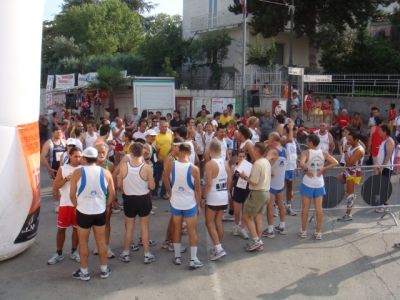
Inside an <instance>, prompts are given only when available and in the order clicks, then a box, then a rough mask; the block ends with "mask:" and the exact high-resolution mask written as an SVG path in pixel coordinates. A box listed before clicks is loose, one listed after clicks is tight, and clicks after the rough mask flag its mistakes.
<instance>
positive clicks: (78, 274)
mask: <svg viewBox="0 0 400 300" xmlns="http://www.w3.org/2000/svg"><path fill="white" fill-rule="evenodd" d="M72 277H73V278H75V279H79V280H83V281H88V280H90V274H89V273H86V274H84V273H82V271H81V269H78V270H76V271H75V272H74V273H72Z"/></svg>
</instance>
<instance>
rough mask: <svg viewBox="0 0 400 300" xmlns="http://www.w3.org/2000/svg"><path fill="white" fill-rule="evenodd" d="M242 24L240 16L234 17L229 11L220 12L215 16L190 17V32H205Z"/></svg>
mask: <svg viewBox="0 0 400 300" xmlns="http://www.w3.org/2000/svg"><path fill="white" fill-rule="evenodd" d="M241 23H242V15H235V14H233V13H231V12H229V11H220V12H218V14H217V15H216V16H210V15H209V14H206V15H200V16H196V17H192V19H191V23H190V30H191V32H199V31H206V30H210V29H219V28H224V27H233V26H237V25H239V24H241Z"/></svg>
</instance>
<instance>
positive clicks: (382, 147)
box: [377, 137, 395, 170]
mask: <svg viewBox="0 0 400 300" xmlns="http://www.w3.org/2000/svg"><path fill="white" fill-rule="evenodd" d="M389 140H392V142H393V150H392V154H391V155H390V159H389V161H388V162H387V163H386V164H385V168H388V169H390V170H393V161H394V149H395V148H394V145H395V144H394V141H393V139H392V138H391V137H389V138H387V139H386V140H385V141H383V142H382V143H381V145H380V146H379V152H378V157H377V159H378V160H377V162H378V165H381V166H382V165H383V161H384V160H385V156H386V154H387V145H386V144H387V142H388V141H389Z"/></svg>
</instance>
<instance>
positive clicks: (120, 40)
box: [55, 0, 143, 54]
mask: <svg viewBox="0 0 400 300" xmlns="http://www.w3.org/2000/svg"><path fill="white" fill-rule="evenodd" d="M55 24H56V25H55V32H56V33H57V34H58V35H63V36H65V37H67V38H71V37H73V38H74V40H75V42H76V43H77V44H78V45H80V46H83V49H85V50H86V51H87V54H113V53H117V52H130V51H135V50H136V49H137V48H138V46H139V45H140V43H141V41H142V37H143V30H142V26H141V22H140V16H139V14H138V13H137V12H135V11H132V10H131V9H130V8H129V7H128V6H127V5H126V4H125V3H122V2H121V1H119V0H104V1H100V2H99V3H96V4H83V5H80V6H72V7H70V8H67V9H66V10H65V11H64V12H63V13H62V14H60V15H58V16H57V17H56V19H55Z"/></svg>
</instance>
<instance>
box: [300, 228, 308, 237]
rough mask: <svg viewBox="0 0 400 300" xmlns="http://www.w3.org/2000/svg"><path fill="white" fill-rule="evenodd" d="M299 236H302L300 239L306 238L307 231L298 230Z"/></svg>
mask: <svg viewBox="0 0 400 300" xmlns="http://www.w3.org/2000/svg"><path fill="white" fill-rule="evenodd" d="M299 237H300V238H302V239H306V238H307V231H302V230H300V232H299Z"/></svg>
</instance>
